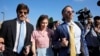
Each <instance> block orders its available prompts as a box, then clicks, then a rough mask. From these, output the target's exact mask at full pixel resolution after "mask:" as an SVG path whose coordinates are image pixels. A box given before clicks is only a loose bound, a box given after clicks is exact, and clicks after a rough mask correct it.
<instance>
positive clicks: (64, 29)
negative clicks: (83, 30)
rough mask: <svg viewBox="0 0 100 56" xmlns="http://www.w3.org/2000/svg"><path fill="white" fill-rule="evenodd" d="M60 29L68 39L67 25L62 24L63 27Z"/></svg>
mask: <svg viewBox="0 0 100 56" xmlns="http://www.w3.org/2000/svg"><path fill="white" fill-rule="evenodd" d="M62 27H63V32H64V33H65V35H66V36H67V37H68V39H69V33H68V28H67V23H65V22H64V23H63V25H62Z"/></svg>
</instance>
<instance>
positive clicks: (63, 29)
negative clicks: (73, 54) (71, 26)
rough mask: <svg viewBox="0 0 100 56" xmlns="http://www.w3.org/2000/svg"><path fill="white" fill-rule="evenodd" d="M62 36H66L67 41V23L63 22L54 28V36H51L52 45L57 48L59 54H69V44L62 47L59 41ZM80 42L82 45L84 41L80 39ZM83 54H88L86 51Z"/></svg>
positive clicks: (60, 55)
mask: <svg viewBox="0 0 100 56" xmlns="http://www.w3.org/2000/svg"><path fill="white" fill-rule="evenodd" d="M63 37H66V39H67V40H68V41H69V39H70V38H69V33H68V29H67V23H65V22H64V23H62V24H61V25H59V26H58V27H57V29H56V30H55V34H54V38H53V45H54V48H59V56H68V55H69V44H68V46H67V47H62V46H61V45H60V42H61V41H62V38H63ZM59 39H60V40H59ZM81 39H83V37H81ZM81 43H82V46H83V45H84V44H83V43H84V41H83V40H81ZM82 48H83V49H85V48H87V46H83V47H82ZM85 50H86V49H85ZM82 51H84V50H82ZM85 55H86V56H88V55H87V53H86V54H85ZM85 55H84V56H85Z"/></svg>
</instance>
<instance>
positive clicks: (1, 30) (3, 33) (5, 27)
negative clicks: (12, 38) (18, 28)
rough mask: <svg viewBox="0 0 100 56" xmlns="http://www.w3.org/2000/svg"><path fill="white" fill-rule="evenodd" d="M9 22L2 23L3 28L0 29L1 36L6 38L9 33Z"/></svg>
mask: <svg viewBox="0 0 100 56" xmlns="http://www.w3.org/2000/svg"><path fill="white" fill-rule="evenodd" d="M7 28H8V27H7V24H6V22H3V23H2V25H1V29H0V38H5V36H6V34H7Z"/></svg>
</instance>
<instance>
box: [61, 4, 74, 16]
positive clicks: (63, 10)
mask: <svg viewBox="0 0 100 56" xmlns="http://www.w3.org/2000/svg"><path fill="white" fill-rule="evenodd" d="M67 7H70V8H72V6H70V5H67V6H65V7H64V8H63V9H62V14H63V13H64V12H65V9H66V8H67Z"/></svg>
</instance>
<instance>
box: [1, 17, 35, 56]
mask: <svg viewBox="0 0 100 56" xmlns="http://www.w3.org/2000/svg"><path fill="white" fill-rule="evenodd" d="M16 20H17V19H13V20H8V21H4V22H3V24H2V28H1V32H0V36H1V37H3V38H4V40H5V47H6V50H5V52H4V53H5V54H7V56H13V48H14V44H15V40H16ZM26 30H27V31H26V38H25V43H24V47H23V50H24V48H25V47H26V46H27V45H30V44H31V41H30V39H31V33H32V31H33V26H32V25H31V24H30V23H28V22H26Z"/></svg>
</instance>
